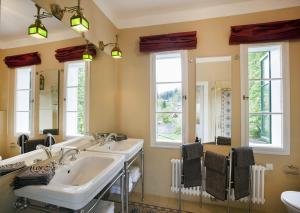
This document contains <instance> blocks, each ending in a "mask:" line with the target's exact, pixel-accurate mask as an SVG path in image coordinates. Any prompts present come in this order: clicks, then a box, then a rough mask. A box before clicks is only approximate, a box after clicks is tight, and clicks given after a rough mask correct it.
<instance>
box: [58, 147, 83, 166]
mask: <svg viewBox="0 0 300 213" xmlns="http://www.w3.org/2000/svg"><path fill="white" fill-rule="evenodd" d="M66 149H67V151H65V150H66ZM78 154H79V149H77V148H76V147H63V148H61V157H60V158H59V161H58V163H59V164H60V165H63V164H64V162H65V160H66V159H67V158H68V157H69V156H70V155H71V158H70V160H71V161H74V160H76V159H77V158H76V155H78Z"/></svg>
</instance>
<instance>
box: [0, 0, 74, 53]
mask: <svg viewBox="0 0 300 213" xmlns="http://www.w3.org/2000/svg"><path fill="white" fill-rule="evenodd" d="M0 1H1V0H0ZM42 11H43V10H42ZM35 14H36V7H35V5H34V3H33V2H32V1H31V0H2V1H1V19H0V49H8V48H14V47H20V46H27V45H34V44H39V43H45V42H52V41H57V40H63V39H68V38H74V37H78V36H80V35H79V34H78V33H76V32H75V31H73V30H72V29H71V28H69V27H67V26H65V25H64V24H63V23H62V22H60V21H58V20H57V19H56V18H54V17H52V18H45V19H43V20H42V22H43V24H44V25H45V26H46V28H47V30H48V38H47V39H35V38H32V37H30V36H28V35H27V28H28V26H29V25H30V24H32V23H34V21H35V17H34V15H35Z"/></svg>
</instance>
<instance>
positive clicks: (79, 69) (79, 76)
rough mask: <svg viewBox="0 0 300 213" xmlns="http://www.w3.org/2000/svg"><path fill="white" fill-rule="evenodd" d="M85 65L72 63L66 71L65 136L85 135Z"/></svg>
mask: <svg viewBox="0 0 300 213" xmlns="http://www.w3.org/2000/svg"><path fill="white" fill-rule="evenodd" d="M85 88H86V85H85V64H84V62H74V63H71V64H69V65H68V70H67V96H66V98H67V100H66V111H67V112H66V113H67V116H66V117H67V121H66V122H67V123H66V135H67V136H76V135H82V134H84V133H85V99H86V96H85Z"/></svg>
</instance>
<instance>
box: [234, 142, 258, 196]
mask: <svg viewBox="0 0 300 213" xmlns="http://www.w3.org/2000/svg"><path fill="white" fill-rule="evenodd" d="M232 150H233V153H232V161H233V162H232V164H233V173H232V175H233V188H234V196H235V199H236V200H239V199H241V198H243V197H247V196H249V194H250V188H249V181H250V166H251V165H254V164H255V162H254V155H253V150H252V148H250V147H239V148H233V149H232Z"/></svg>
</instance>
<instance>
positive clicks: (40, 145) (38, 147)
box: [36, 144, 52, 159]
mask: <svg viewBox="0 0 300 213" xmlns="http://www.w3.org/2000/svg"><path fill="white" fill-rule="evenodd" d="M38 149H42V150H44V151H45V152H46V154H47V157H48V159H50V158H52V153H51V149H50V148H48V147H46V146H44V145H42V144H39V145H37V146H36V150H38Z"/></svg>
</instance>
